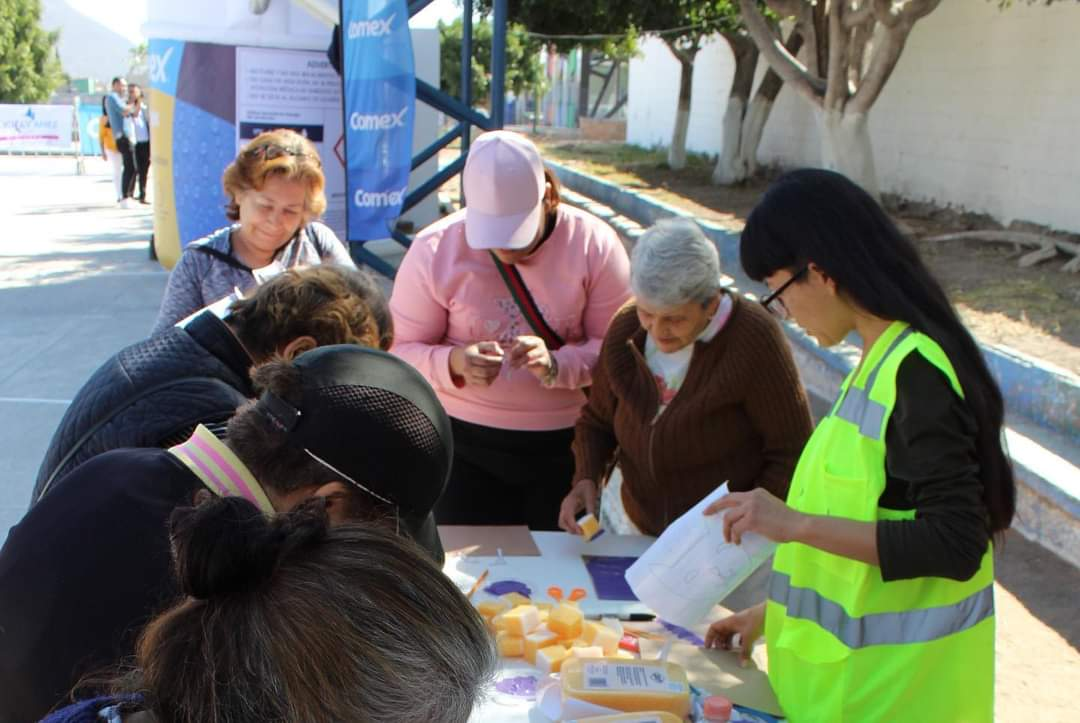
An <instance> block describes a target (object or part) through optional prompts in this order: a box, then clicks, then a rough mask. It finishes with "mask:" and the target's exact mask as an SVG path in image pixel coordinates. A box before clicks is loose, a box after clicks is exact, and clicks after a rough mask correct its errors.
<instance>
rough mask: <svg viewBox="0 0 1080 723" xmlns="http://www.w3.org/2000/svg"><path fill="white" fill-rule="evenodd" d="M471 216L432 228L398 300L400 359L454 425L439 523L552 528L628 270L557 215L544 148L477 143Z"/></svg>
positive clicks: (575, 223)
mask: <svg viewBox="0 0 1080 723" xmlns="http://www.w3.org/2000/svg"><path fill="white" fill-rule="evenodd" d="M462 183H463V184H464V190H465V197H466V199H467V204H468V205H467V206H466V207H465V208H463V209H461V210H460V211H458V212H457V213H454V214H451V215H450V216H448V217H446V218H444V219H442V220H441V221H438V222H436V223H434V224H432V225H431V226H429V227H428V228H426V229H424V230H423V231H422V232H420V234H419V235H418V236H417V237H416V240H415V241H414V242H413V244H412V246H411V247H410V248H409V251H408V252H407V253H406V254H405V259H404V260H403V261H402V263H401V267H400V268H399V269H398V274H397V279H396V281H395V283H394V291H393V295H392V296H391V299H390V310H391V313H392V315H393V319H394V327H395V336H396V339H395V343H394V346H393V348H392V351H393V352H394V353H396V354H397V355H399V356H400V357H402V358H403V359H405V360H407V361H409V362H410V363H411V364H413V365H414V366H415V367H416V368H417V369H419V370H420V371H421V373H423V374H424V376H425V377H427V379H428V381H429V382H431V384H432V386H433V387H434V388H435V391H436V393H437V394H438V396H439V399H440V401H441V402H442V403H443V406H444V407H445V408H446V411H447V413H448V414H449V415H450V418H451V423H452V427H453V434H454V446H455V455H454V464H453V469H452V471H451V475H450V482H449V485H448V487H447V489H446V493H445V494H444V495H443V497H442V499H441V501H440V502H439V505H438V507H437V508H436V519H437V521H438V522H439V523H441V524H458V525H491V524H527V525H528V526H529V527H530V528H532V529H556V525H557V521H558V516H559V505H560V503H561V501H562V498H563V497H564V496H565V495H566V493H567V492H568V491H569V489H570V481H571V478H572V477H573V474H574V457H573V454H572V452H571V444H572V442H573V439H574V423H575V422H576V421H577V417H578V413H579V411H580V409H581V406H582V404H584V402H585V394H584V389H585V388H586V387H588V386H589V384H590V383H591V381H592V369H593V367H594V366H595V364H596V361H597V357H598V356H599V352H600V345H601V342H602V341H603V338H604V334H605V333H606V331H607V328H608V324H609V322H610V321H611V317H612V316H613V315H614V313H615V312H616V311H617V310H618V309H619V308H620V307H621V306H622V305H623V304H624V303H625V302H626V301H627V300H628V299H629V298H630V262H629V259H628V257H627V254H626V250H625V249H624V248H623V245H622V243H621V241H620V240H619V237H618V236H617V235H616V233H615V231H614V230H613V229H612V228H611V227H610V226H608V225H607V224H606V223H605V222H604V221H602V220H600V219H599V218H597V217H595V216H592V215H591V214H588V213H586V212H584V211H581V210H578V209H576V208H571V207H568V206H566V205H563V204H560V202H559V182H558V180H557V179H556V178H555V176H554V174H552V173H551V171H549V170H547V169H546V168H545V167H544V163H543V161H542V160H541V158H540V153H539V152H538V151H537V149H536V146H534V145H533V143H532V142H531V141H530V140H529V139H528V138H526V137H524V136H522V135H519V134H517V133H512V132H509V131H492V132H489V133H485V134H483V135H481V136H480V137H479V138H477V139H476V141H475V142H474V143H473V145H472V148H471V149H470V151H469V157H468V160H467V161H466V163H465V170H464V172H463V174H462Z"/></svg>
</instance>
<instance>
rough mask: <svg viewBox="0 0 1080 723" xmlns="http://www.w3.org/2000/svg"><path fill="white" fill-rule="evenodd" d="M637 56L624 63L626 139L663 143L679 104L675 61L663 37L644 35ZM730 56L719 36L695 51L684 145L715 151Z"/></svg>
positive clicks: (731, 63)
mask: <svg viewBox="0 0 1080 723" xmlns="http://www.w3.org/2000/svg"><path fill="white" fill-rule="evenodd" d="M640 47H641V51H642V52H641V54H640V55H639V56H638V57H635V58H633V59H632V60H631V61H630V90H629V95H628V98H627V101H626V140H627V142H628V143H633V144H635V145H639V146H645V147H647V148H651V147H653V146H666V145H667V144H668V143H670V142H671V134H672V131H673V130H674V129H675V110H676V105H677V104H678V102H679V76H680V73H681V68H680V66H679V61H677V60H675V56H674V55H672V54H671V51H670V50H668V47H667V46H666V45H665V44H664V41H662V40H659V39H657V38H646V39H645V40H644V41H642V43H641V46H640ZM734 73H735V59H734V57H733V56H732V54H731V47H730V46H729V45H728V44H727V41H725V40H724V39H723V38H720V37H717V38H715V39H713V40H710V41H709V42H708V43H707V44H706V45H705V46H704V47H702V49H701V50H699V51H698V54H697V60H696V62H695V63H694V85H693V92H692V96H691V99H690V127H689V128H688V129H687V134H686V149H687V150H688V151H697V152H699V153H716V152H717V151H718V150H719V148H720V144H721V124H722V122H723V119H724V110H725V108H726V107H727V97H728V93H729V89H730V88H731V79H732V76H733V75H734Z"/></svg>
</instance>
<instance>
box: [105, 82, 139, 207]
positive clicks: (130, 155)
mask: <svg viewBox="0 0 1080 723" xmlns="http://www.w3.org/2000/svg"><path fill="white" fill-rule="evenodd" d="M112 91H113V92H112V93H110V94H109V96H108V97H107V98H106V99H105V111H106V112H107V113H108V116H109V126H110V127H111V128H112V129H113V138H114V139H115V140H116V150H118V151H119V152H120V157H121V158H122V159H123V163H124V172H123V175H122V176H121V178H120V191H121V194H122V195H121V198H120V205H121V206H123V207H124V208H129V207H130V206H131V204H132V201H130V200H129V199H131V195H132V190H133V189H134V186H135V173H136V170H135V147H134V145H133V144H132V142H131V139H130V138H128V137H127V135H125V133H124V122H125V120H127V118H128V117H129V116H130V115H131V108H130V107H128V105H127V81H126V80H124V79H123V78H119V77H117V78H113V81H112Z"/></svg>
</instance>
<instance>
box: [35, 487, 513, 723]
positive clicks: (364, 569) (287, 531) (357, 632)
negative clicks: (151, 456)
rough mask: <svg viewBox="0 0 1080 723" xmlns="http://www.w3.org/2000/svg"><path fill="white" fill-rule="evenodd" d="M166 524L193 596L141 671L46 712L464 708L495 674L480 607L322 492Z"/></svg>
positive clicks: (429, 719) (279, 715)
mask: <svg viewBox="0 0 1080 723" xmlns="http://www.w3.org/2000/svg"><path fill="white" fill-rule="evenodd" d="M170 528H171V530H170V537H171V540H172V549H173V556H174V559H175V572H176V577H177V583H178V587H179V590H180V592H181V593H182V594H183V596H184V598H183V600H182V601H181V602H179V603H177V604H176V605H174V606H173V607H171V608H170V609H168V610H167V611H166V612H164V613H162V614H161V615H159V616H158V617H156V618H155V619H154V620H153V621H151V622H150V623H149V625H147V626H146V628H145V629H144V630H143V632H142V634H141V635H140V637H139V641H138V644H137V645H136V652H135V660H134V663H135V666H134V669H133V670H131V671H129V672H127V673H126V674H123V675H121V676H119V677H117V678H115V679H114V680H112V681H111V682H110V684H108V685H106V686H104V687H105V691H103V692H105V693H106V694H105V695H103V696H101V697H98V698H94V699H91V700H86V701H83V702H80V703H76V704H74V705H72V706H70V707H68V708H65V709H63V710H60V711H57V712H56V713H54V714H53V715H51V716H49V717H48V718H47V719H46V723H82V722H83V721H86V722H87V723H90V721H100V720H102V719H105V720H111V721H120V722H121V723H138V721H147V723H149V721H150V720H152V721H153V723H195V722H200V723H201V722H203V721H217V722H218V723H230V722H235V723H241V722H244V721H305V723H324V722H325V723H336V722H338V721H372V722H373V723H375V722H382V721H385V722H386V723H414V722H415V723H464V721H466V720H467V719H468V718H469V715H470V713H471V712H472V709H473V707H474V704H475V703H476V701H477V699H478V698H479V697H480V695H481V693H482V692H483V690H484V689H485V687H486V686H487V684H488V683H489V682H490V680H491V678H492V676H493V673H494V669H495V666H496V663H497V657H496V654H495V650H494V647H493V645H492V641H491V638H490V636H489V635H488V633H487V631H486V629H485V627H484V623H483V620H482V619H481V618H480V616H479V615H478V614H477V612H476V611H475V609H474V608H473V607H472V605H471V604H470V603H469V601H468V600H467V599H466V598H465V596H464V595H462V593H461V591H460V590H458V589H457V587H455V586H454V584H453V583H452V582H451V581H450V580H449V578H447V577H446V576H445V575H444V574H443V573H442V571H441V570H440V569H439V568H437V567H436V566H435V565H433V564H432V563H431V560H430V559H429V558H428V557H427V556H426V555H425V554H424V553H423V551H421V550H420V549H419V548H417V547H416V545H415V544H413V543H411V542H410V541H408V540H405V539H402V538H400V537H396V536H394V535H390V534H387V533H386V532H384V531H382V530H378V529H370V528H367V527H364V526H361V525H356V524H345V525H339V526H336V527H331V526H330V525H329V517H328V515H327V513H326V505H325V504H324V503H320V502H319V501H318V500H309V501H307V502H305V503H303V504H301V505H299V506H297V507H296V508H295V509H294V510H293V511H291V512H286V513H281V514H278V515H276V516H273V517H268V516H266V515H264V514H262V513H261V512H260V511H259V509H258V508H257V507H255V506H254V505H252V504H251V503H250V502H248V501H247V500H244V499H241V498H237V497H225V498H218V499H214V500H211V501H208V502H205V503H204V504H201V505H199V506H198V507H194V508H190V507H187V508H178V509H177V510H175V511H174V512H173V513H172V517H171V520H170ZM239 661H243V664H238V663H239ZM96 687H101V686H96ZM78 692H80V693H83V692H89V691H85V690H80V691H78ZM95 692H102V691H95ZM110 716H111V717H110Z"/></svg>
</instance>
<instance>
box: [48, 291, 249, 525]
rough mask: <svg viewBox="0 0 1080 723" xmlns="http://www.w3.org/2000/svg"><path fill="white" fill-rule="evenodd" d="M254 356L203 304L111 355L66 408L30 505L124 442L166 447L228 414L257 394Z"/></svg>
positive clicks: (127, 445) (125, 444) (229, 415)
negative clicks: (189, 316)
mask: <svg viewBox="0 0 1080 723" xmlns="http://www.w3.org/2000/svg"><path fill="white" fill-rule="evenodd" d="M251 364H252V360H251V357H250V356H249V355H248V353H247V351H246V350H245V349H244V347H243V346H242V345H241V344H240V342H239V340H238V339H237V338H236V336H235V335H234V334H233V333H232V331H230V329H229V328H228V327H227V326H226V325H225V322H223V321H222V320H221V319H219V318H217V317H216V316H214V314H213V313H211V312H209V311H205V312H203V313H202V314H200V315H199V316H197V317H196V318H195V319H193V320H192V321H191V322H190V323H189V324H188V325H187V327H186V328H184V329H181V328H178V327H172V328H169V329H167V330H166V331H164V332H162V333H160V334H157V335H155V336H152V337H150V338H149V339H146V340H144V341H141V342H139V343H137V344H133V345H131V346H129V347H127V348H126V349H124V350H123V351H121V352H120V353H119V354H117V355H116V356H114V357H113V358H112V359H109V360H108V361H107V362H105V363H104V364H102V365H101V367H100V368H98V370H97V371H96V372H94V374H93V375H92V376H91V377H90V380H89V381H87V382H86V384H85V385H83V388H82V389H80V390H79V393H78V394H76V395H75V399H74V400H72V402H71V406H70V407H68V410H67V412H66V413H65V414H64V418H63V419H62V420H60V426H59V427H58V428H57V430H56V432H55V434H53V438H52V442H50V443H49V449H48V451H47V452H46V453H45V461H44V462H42V464H41V469H40V470H38V475H37V481H36V482H35V483H34V494H33V496H32V497H31V498H30V499H31V502H30V504H31V506H33V505H34V504H36V503H37V502H38V500H40V499H41V498H42V496H43V495H44V494H45V493H47V492H48V491H49V489H51V487H52V485H53V483H55V482H56V481H57V480H59V479H60V478H61V477H63V476H64V475H65V474H67V473H68V472H70V471H71V470H73V469H75V468H76V467H77V466H79V465H80V464H82V463H83V462H85V461H86V460H88V459H90V458H91V457H94V456H95V455H99V454H101V453H102V452H108V451H109V450H111V449H119V448H121V447H167V446H170V445H172V444H177V443H179V442H182V441H183V440H184V439H186V438H187V437H188V435H190V434H191V431H192V429H193V428H194V427H195V425H196V424H199V423H202V424H212V423H216V422H222V421H225V420H227V419H228V418H229V417H231V416H232V415H233V412H235V411H236V408H237V407H239V406H240V405H241V404H243V403H244V402H245V401H246V400H247V399H248V398H249V397H251V396H253V394H254V391H253V390H252V388H251V378H250V375H249V370H250V368H251Z"/></svg>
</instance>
